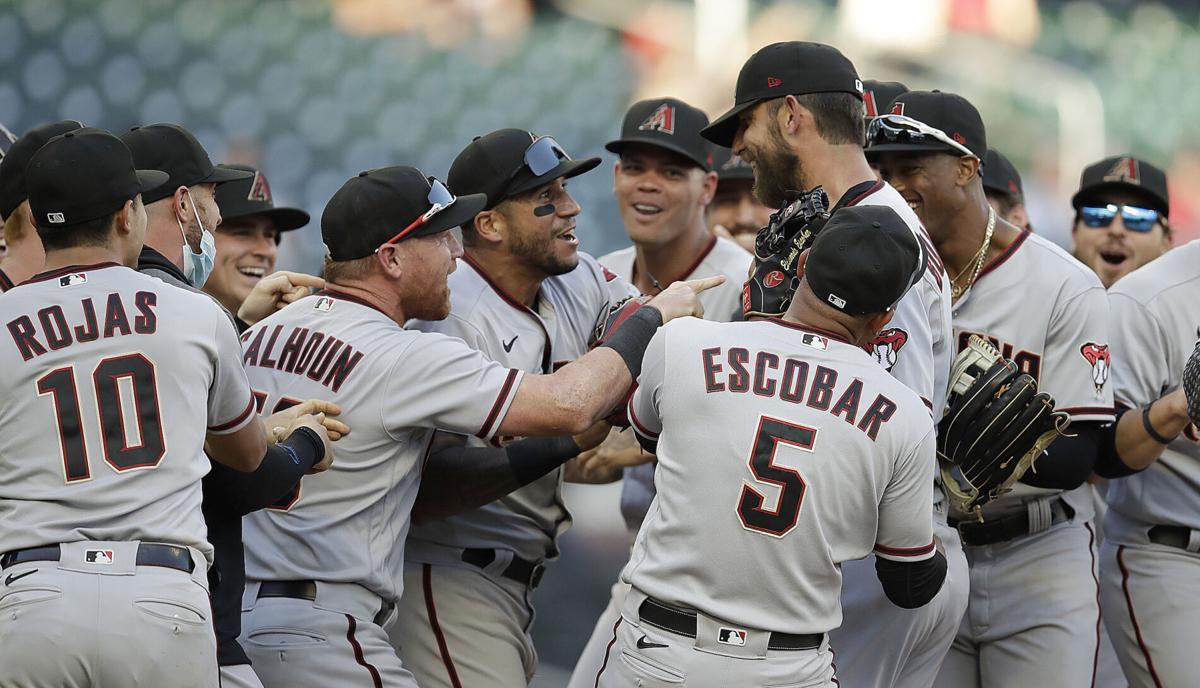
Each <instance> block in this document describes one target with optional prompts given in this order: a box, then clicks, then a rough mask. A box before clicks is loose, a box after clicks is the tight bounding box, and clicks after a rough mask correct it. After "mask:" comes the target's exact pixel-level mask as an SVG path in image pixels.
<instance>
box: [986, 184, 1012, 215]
mask: <svg viewBox="0 0 1200 688" xmlns="http://www.w3.org/2000/svg"><path fill="white" fill-rule="evenodd" d="M983 192H984V195H985V196H987V197H988V198H989V199H994V200H995V201H996V207H997V209H998V210H999V211H1000V214H1001V215H1008V214H1009V213H1011V212H1012V210H1013V208H1015V207H1017V204H1018V203H1021V202H1022V201H1021V197H1020V196H1018V195H1017V194H1013V193H1007V192H1004V191H1000V190H997V189H984V190H983Z"/></svg>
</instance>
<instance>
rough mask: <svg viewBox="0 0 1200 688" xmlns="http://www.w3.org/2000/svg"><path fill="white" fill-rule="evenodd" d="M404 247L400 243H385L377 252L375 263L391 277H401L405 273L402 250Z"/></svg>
mask: <svg viewBox="0 0 1200 688" xmlns="http://www.w3.org/2000/svg"><path fill="white" fill-rule="evenodd" d="M403 250H404V248H403V247H401V246H400V244H384V245H383V246H380V247H379V250H378V251H376V252H375V264H376V265H378V266H379V269H380V271H381V272H383V274H385V275H387V276H388V277H390V278H391V279H394V280H396V279H400V278H401V277H402V276H403V275H404V269H403V266H402V264H401V262H402V259H403V255H402V253H401V251H403Z"/></svg>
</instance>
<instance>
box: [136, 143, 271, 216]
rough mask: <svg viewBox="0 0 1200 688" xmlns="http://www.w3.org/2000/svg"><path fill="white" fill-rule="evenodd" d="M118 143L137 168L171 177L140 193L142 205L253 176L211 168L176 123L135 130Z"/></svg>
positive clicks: (202, 147) (220, 168)
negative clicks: (183, 188) (190, 189)
mask: <svg viewBox="0 0 1200 688" xmlns="http://www.w3.org/2000/svg"><path fill="white" fill-rule="evenodd" d="M121 140H122V141H124V142H125V145H126V146H129V150H130V151H131V152H132V153H133V160H134V162H136V163H137V164H138V166H140V167H144V168H148V169H152V170H162V171H164V172H166V173H167V174H168V175H170V179H168V180H167V183H166V184H163V185H162V186H160V187H159V188H157V189H151V190H150V191H149V192H147V193H144V194H142V200H143V201H144V202H145V203H153V202H155V201H157V200H159V199H163V198H166V197H167V196H170V195H171V194H173V193H175V189H178V188H179V187H181V186H195V185H196V184H221V183H224V182H231V181H234V180H236V179H249V178H250V177H253V176H254V175H253V174H252V173H250V172H245V171H243V170H235V169H231V168H228V167H225V168H222V167H217V166H215V165H213V164H212V160H210V159H209V157H208V152H207V151H205V150H204V146H201V145H200V142H199V141H197V140H196V137H195V136H193V135H192V132H190V131H188V130H187V129H184V128H183V127H181V126H179V125H178V124H147V125H144V126H140V127H134V128H132V129H130V130H129V131H127V132H125V133H124V134H122V135H121Z"/></svg>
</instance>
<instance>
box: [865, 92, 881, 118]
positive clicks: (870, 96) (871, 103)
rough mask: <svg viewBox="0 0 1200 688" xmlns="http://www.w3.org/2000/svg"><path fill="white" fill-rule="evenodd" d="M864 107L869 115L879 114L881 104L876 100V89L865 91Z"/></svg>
mask: <svg viewBox="0 0 1200 688" xmlns="http://www.w3.org/2000/svg"><path fill="white" fill-rule="evenodd" d="M863 109H864V110H866V113H867V117H878V116H879V105H878V104H877V103H876V102H875V92H874V91H863Z"/></svg>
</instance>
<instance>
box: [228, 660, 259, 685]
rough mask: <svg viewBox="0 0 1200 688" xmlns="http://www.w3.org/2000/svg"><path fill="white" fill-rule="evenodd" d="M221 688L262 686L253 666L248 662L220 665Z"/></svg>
mask: <svg viewBox="0 0 1200 688" xmlns="http://www.w3.org/2000/svg"><path fill="white" fill-rule="evenodd" d="M221 688H263V684H262V681H260V680H258V674H256V673H254V667H252V666H250V665H249V664H233V665H230V666H223V667H221Z"/></svg>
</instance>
